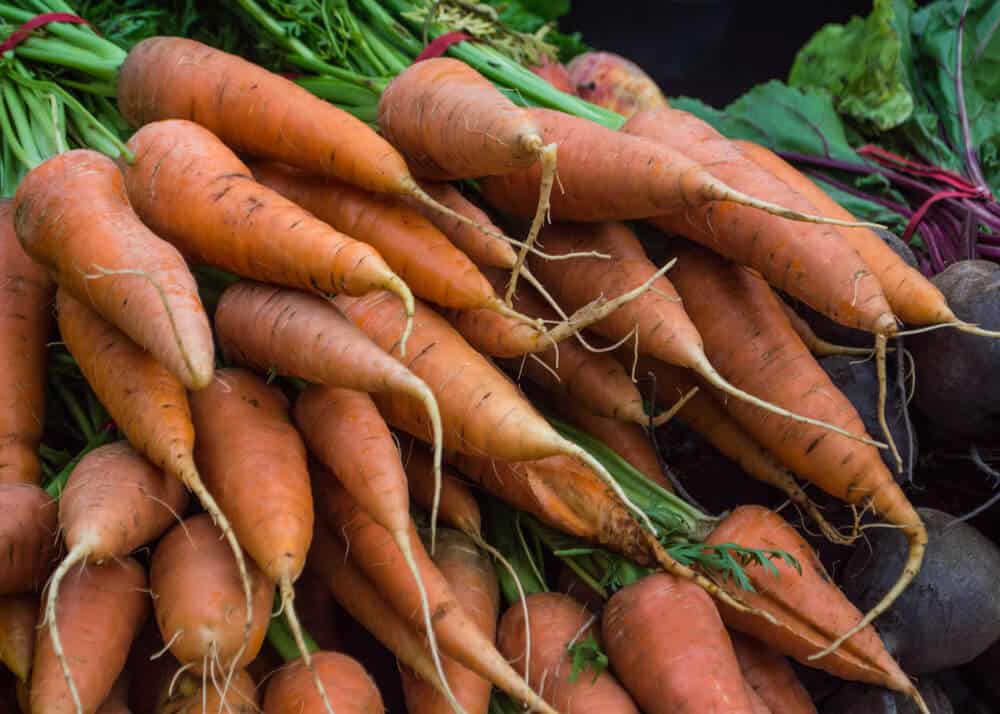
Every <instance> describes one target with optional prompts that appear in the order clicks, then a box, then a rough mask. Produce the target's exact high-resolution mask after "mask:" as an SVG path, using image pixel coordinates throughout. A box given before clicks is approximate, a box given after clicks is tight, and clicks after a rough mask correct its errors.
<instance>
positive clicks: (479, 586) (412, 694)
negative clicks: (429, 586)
mask: <svg viewBox="0 0 1000 714" xmlns="http://www.w3.org/2000/svg"><path fill="white" fill-rule="evenodd" d="M434 564H435V565H437V567H438V568H439V569H440V570H441V574H442V575H443V576H444V578H445V580H447V581H448V584H449V585H450V586H451V588H452V590H454V592H455V598H456V600H458V603H459V605H460V606H461V607H462V608H463V609H464V610H465V611H466V612H467V613H468V614H469V617H470V618H471V619H472V620H473V622H475V624H476V625H477V627H478V628H479V631H480V632H481V633H482V634H483V635H484V636H485V637H486V639H487V640H489V641H491V642H492V641H494V640H495V639H496V626H497V617H498V615H499V612H498V610H499V607H500V586H499V584H498V582H497V576H496V573H495V572H494V570H493V564H492V563H491V562H490V561H489V560H488V559H487V558H486V557H485V556H484V555H483V554H481V553H480V551H479V550H477V549H476V544H475V543H474V542H472V541H471V540H470V539H469V538H468V537H467V536H465V535H463V534H461V533H459V532H458V531H452V530H443V531H441V533H440V535H439V538H438V548H437V551H436V552H435V554H434ZM444 671H445V676H446V678H447V680H448V682H449V683H450V684H451V686H452V687H453V689H454V691H455V698H456V699H457V700H458V701H459V703H460V704H461V706H462V708H463V709H464V710H465V711H466V712H467V714H486V711H487V710H488V709H489V704H490V691H491V690H492V685H491V684H490V683H489V682H488V681H486V680H485V679H483V678H482V677H480V676H479V675H477V674H475V673H474V672H471V671H469V670H468V669H466V668H465V667H463V666H462V665H460V664H458V662H456V661H455V660H451V659H449V660H446V661H445V662H444ZM400 674H401V676H402V680H403V694H404V695H405V697H406V710H407V711H408V712H409V714H451V712H452V708H451V704H450V703H449V702H448V701H447V699H445V698H444V697H442V696H440V695H439V694H438V693H437V691H436V689H435V688H434V686H433V685H431V684H429V683H428V682H424V681H423V680H421V679H419V678H418V677H416V676H415V675H413V674H411V673H410V672H407V671H405V670H404V671H402V672H401V673H400Z"/></svg>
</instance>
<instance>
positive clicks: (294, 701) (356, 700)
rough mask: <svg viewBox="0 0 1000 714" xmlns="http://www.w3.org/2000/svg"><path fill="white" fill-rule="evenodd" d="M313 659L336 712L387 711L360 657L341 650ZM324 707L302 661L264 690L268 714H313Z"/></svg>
mask: <svg viewBox="0 0 1000 714" xmlns="http://www.w3.org/2000/svg"><path fill="white" fill-rule="evenodd" d="M313 660H314V661H315V663H316V671H317V672H318V673H319V677H320V679H321V680H322V681H323V688H324V689H325V690H326V691H328V692H330V699H331V704H332V705H333V708H334V711H336V712H337V713H338V714H384V712H385V706H384V705H383V703H382V695H381V694H380V693H379V691H378V687H376V686H375V682H374V681H372V678H371V676H369V674H368V672H366V671H365V668H364V667H362V666H361V665H360V664H358V662H357V660H354V659H352V658H350V657H348V656H347V655H344V654H340V653H339V652H317V653H316V654H315V655H313ZM321 707H322V703H321V702H320V701H319V697H318V695H317V693H316V688H315V687H313V686H312V679H311V677H310V674H309V670H308V669H307V668H305V667H303V666H302V663H301V662H299V661H295V662H293V663H292V664H291V665H289V666H288V667H285V668H284V669H282V670H281V671H279V672H278V673H277V674H276V675H275V676H274V677H273V678H272V679H271V681H270V682H268V685H267V691H266V692H265V693H264V714H311V713H312V712H318V711H321Z"/></svg>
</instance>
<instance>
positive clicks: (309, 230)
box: [122, 69, 398, 295]
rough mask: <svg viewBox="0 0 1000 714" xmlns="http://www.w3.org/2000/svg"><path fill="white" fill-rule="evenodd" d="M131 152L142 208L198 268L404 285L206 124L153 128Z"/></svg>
mask: <svg viewBox="0 0 1000 714" xmlns="http://www.w3.org/2000/svg"><path fill="white" fill-rule="evenodd" d="M159 71H160V72H161V73H162V69H161V70H159ZM129 148H131V149H132V151H134V152H135V162H134V163H133V164H129V165H126V166H123V167H122V170H123V171H124V174H125V187H126V190H127V191H128V196H129V200H130V201H131V202H132V206H133V208H134V209H135V211H136V213H138V214H139V216H140V217H141V218H142V220H143V221H144V222H145V223H146V224H147V225H148V226H150V227H151V228H152V229H153V230H155V231H156V232H157V234H159V235H161V236H163V237H164V238H165V239H166V240H168V241H170V242H171V243H173V244H174V245H175V246H176V247H177V248H178V249H179V250H180V251H181V253H183V254H184V255H185V256H186V257H187V258H188V259H189V260H191V261H192V262H198V263H207V264H209V265H214V266H215V267H218V268H222V269H223V270H227V271H229V272H231V273H235V274H237V275H241V276H243V277H247V278H254V279H257V280H263V281H266V282H270V283H276V284H279V285H287V286H289V287H296V288H301V289H303V290H312V291H315V292H320V293H325V292H347V293H350V294H356V295H360V294H364V293H365V292H368V291H370V290H373V289H376V288H379V287H384V286H386V285H387V284H388V283H389V282H390V281H391V280H392V279H396V280H398V278H395V275H394V274H393V273H392V271H391V270H390V268H389V266H388V265H386V263H385V261H383V260H382V258H381V257H380V256H379V254H378V253H377V252H376V251H375V249H374V248H372V247H371V246H369V245H367V244H365V243H362V242H360V241H357V240H354V239H353V238H350V237H349V236H346V235H344V234H343V233H340V232H339V231H336V230H334V229H333V228H331V227H330V226H328V225H327V224H326V223H323V222H322V221H321V220H319V219H318V218H316V217H314V216H313V215H312V214H310V213H308V212H307V211H306V210H305V209H303V208H302V207H300V206H298V205H296V204H295V203H293V202H292V201H289V200H288V199H286V198H284V197H282V196H281V195H280V194H278V193H277V192H275V191H273V190H271V189H269V188H267V187H266V186H262V185H261V184H259V183H257V182H256V181H255V180H254V179H253V176H252V174H251V172H250V169H249V168H248V167H247V166H246V164H244V163H243V162H242V161H240V160H239V158H237V156H236V154H234V153H233V152H232V150H230V149H229V148H228V147H227V146H226V145H225V144H223V143H222V141H221V140H220V139H219V138H218V137H216V136H214V135H213V134H212V133H211V132H209V131H208V130H207V129H205V128H204V127H202V126H199V125H197V124H193V123H191V122H188V121H181V120H172V121H162V122H157V123H155V124H148V125H146V126H144V127H143V128H142V129H140V130H139V131H137V132H136V133H135V134H134V135H133V136H132V138H131V139H129ZM177 206H183V207H184V210H177V208H176V207H177Z"/></svg>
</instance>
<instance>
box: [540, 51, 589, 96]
mask: <svg viewBox="0 0 1000 714" xmlns="http://www.w3.org/2000/svg"><path fill="white" fill-rule="evenodd" d="M528 69H530V70H531V71H532V72H534V73H535V74H537V75H538V76H539V77H541V78H542V79H544V80H545V81H546V82H548V83H549V84H551V85H552V86H553V87H555V88H556V89H558V90H559V91H560V92H565V93H566V94H572V95H574V96H577V91H576V88H575V87H574V86H573V78H572V77H571V76H570V73H569V70H568V69H567V68H566V65H564V64H560V63H559V62H552V61H551V60H549V59H547V58H546V60H545V61H544V62H543V63H542V64H537V65H535V66H533V67H528Z"/></svg>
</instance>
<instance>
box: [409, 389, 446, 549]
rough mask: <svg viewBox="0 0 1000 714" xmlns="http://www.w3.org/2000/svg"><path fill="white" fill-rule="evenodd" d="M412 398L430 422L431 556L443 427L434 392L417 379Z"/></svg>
mask: <svg viewBox="0 0 1000 714" xmlns="http://www.w3.org/2000/svg"><path fill="white" fill-rule="evenodd" d="M413 379H414V380H415V382H414V384H413V388H412V389H411V390H409V391H410V392H411V394H412V396H414V397H416V398H417V399H418V400H420V401H421V402H423V404H424V407H425V408H426V409H427V416H428V418H429V419H430V422H431V436H432V437H433V442H434V501H433V503H432V504H431V549H430V550H431V555H434V550H435V547H436V546H437V521H438V510H439V509H440V507H441V461H442V459H443V453H444V427H442V425H441V411H440V409H439V408H438V403H437V399H436V398H435V397H434V392H432V391H431V388H430V387H428V386H427V384H425V383H424V381H423V380H421V379H420V378H419V377H414V378H413Z"/></svg>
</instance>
